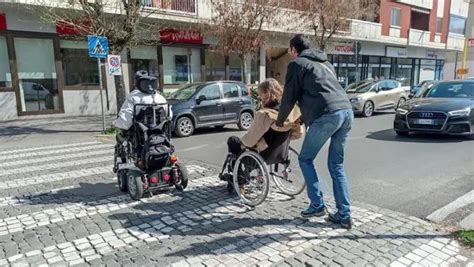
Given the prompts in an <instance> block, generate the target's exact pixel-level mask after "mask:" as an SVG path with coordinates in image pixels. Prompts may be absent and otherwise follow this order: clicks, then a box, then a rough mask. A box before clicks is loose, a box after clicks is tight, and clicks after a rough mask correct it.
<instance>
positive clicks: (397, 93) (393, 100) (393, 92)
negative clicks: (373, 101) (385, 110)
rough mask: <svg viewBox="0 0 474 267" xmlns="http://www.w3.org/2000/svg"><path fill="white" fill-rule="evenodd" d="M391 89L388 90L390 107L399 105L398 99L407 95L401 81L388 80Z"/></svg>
mask: <svg viewBox="0 0 474 267" xmlns="http://www.w3.org/2000/svg"><path fill="white" fill-rule="evenodd" d="M388 85H389V88H390V90H388V101H387V104H388V107H390V108H395V107H397V106H398V101H400V98H401V97H402V96H404V95H405V90H404V89H403V88H402V87H401V86H400V83H399V82H397V81H394V80H391V81H388Z"/></svg>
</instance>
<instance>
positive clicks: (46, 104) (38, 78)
mask: <svg viewBox="0 0 474 267" xmlns="http://www.w3.org/2000/svg"><path fill="white" fill-rule="evenodd" d="M14 44H15V55H16V62H17V67H18V78H19V84H18V87H19V95H20V97H19V99H20V103H19V105H20V107H21V111H22V112H28V113H30V112H33V113H35V112H36V113H41V112H42V111H50V110H59V106H60V102H59V101H60V97H59V90H58V81H57V74H56V65H55V53H54V45H53V40H52V39H35V38H22V37H15V38H14Z"/></svg>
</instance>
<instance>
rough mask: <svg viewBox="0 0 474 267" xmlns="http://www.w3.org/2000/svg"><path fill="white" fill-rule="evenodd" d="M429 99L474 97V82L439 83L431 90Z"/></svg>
mask: <svg viewBox="0 0 474 267" xmlns="http://www.w3.org/2000/svg"><path fill="white" fill-rule="evenodd" d="M427 97H448V98H468V97H474V82H447V83H439V84H437V85H435V86H433V88H432V89H431V90H430V92H429V93H428V95H427Z"/></svg>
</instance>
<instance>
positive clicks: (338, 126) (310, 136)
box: [299, 109, 354, 219]
mask: <svg viewBox="0 0 474 267" xmlns="http://www.w3.org/2000/svg"><path fill="white" fill-rule="evenodd" d="M353 121H354V113H353V111H352V109H344V110H339V111H336V112H333V113H329V114H325V115H323V116H321V117H319V118H317V119H316V120H314V122H313V123H312V124H311V125H310V126H309V127H308V131H307V132H306V136H305V139H304V141H303V147H302V148H301V152H300V155H299V163H300V167H301V171H302V172H303V176H304V178H305V180H306V185H307V190H308V197H309V199H310V202H311V205H312V206H313V207H315V208H320V207H324V200H323V193H322V192H321V187H320V183H319V178H318V174H317V173H316V169H315V167H314V163H313V162H314V159H315V158H316V156H317V155H318V153H319V151H320V150H321V148H322V147H323V146H324V144H325V143H326V141H327V140H328V139H329V138H331V143H330V145H329V155H328V168H329V173H330V174H331V178H332V185H333V191H334V198H335V200H336V208H337V211H338V213H339V215H340V216H341V218H343V219H346V218H350V216H351V211H350V200H349V188H348V185H347V177H346V173H345V171H344V146H345V144H346V140H347V136H348V133H349V131H350V130H351V126H352V122H353Z"/></svg>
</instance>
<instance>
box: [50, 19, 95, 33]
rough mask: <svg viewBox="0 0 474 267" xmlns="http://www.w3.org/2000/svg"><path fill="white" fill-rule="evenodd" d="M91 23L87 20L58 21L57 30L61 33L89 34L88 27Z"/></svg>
mask: <svg viewBox="0 0 474 267" xmlns="http://www.w3.org/2000/svg"><path fill="white" fill-rule="evenodd" d="M89 25H90V23H89V22H86V21H82V22H67V21H58V22H56V32H57V33H58V34H59V35H87V34H88V33H87V32H86V31H87V30H86V29H87V28H89Z"/></svg>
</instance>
